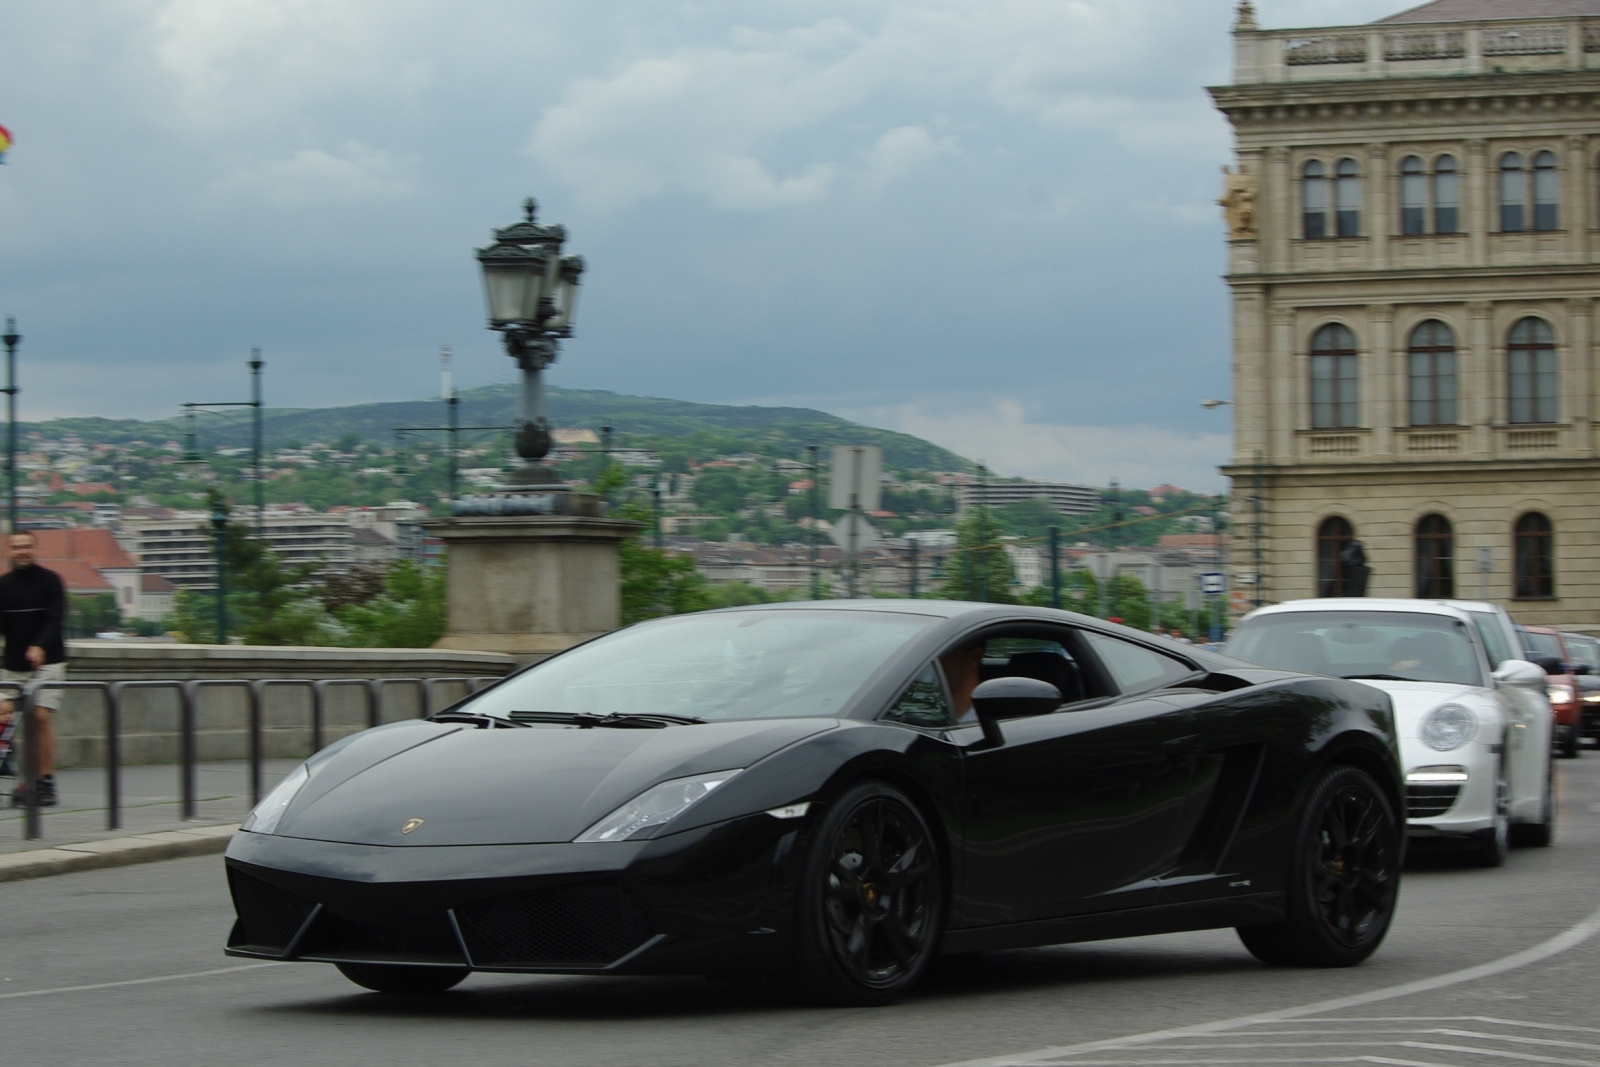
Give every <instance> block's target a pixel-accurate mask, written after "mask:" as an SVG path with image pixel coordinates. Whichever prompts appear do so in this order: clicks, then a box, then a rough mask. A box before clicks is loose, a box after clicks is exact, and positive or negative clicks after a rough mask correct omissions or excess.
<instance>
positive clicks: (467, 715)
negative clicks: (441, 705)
mask: <svg viewBox="0 0 1600 1067" xmlns="http://www.w3.org/2000/svg"><path fill="white" fill-rule="evenodd" d="M428 721H429V722H460V723H466V724H467V725H468V726H476V727H477V728H478V729H480V730H509V729H511V728H512V727H513V726H527V725H528V724H527V723H525V722H515V721H513V720H511V719H502V718H501V717H500V716H498V715H485V714H483V713H482V712H481V711H441V712H439V713H438V714H436V715H429V716H428Z"/></svg>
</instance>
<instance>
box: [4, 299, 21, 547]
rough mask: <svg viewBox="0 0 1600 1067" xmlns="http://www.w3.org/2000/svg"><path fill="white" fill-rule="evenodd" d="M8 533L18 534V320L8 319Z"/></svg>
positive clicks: (6, 337)
mask: <svg viewBox="0 0 1600 1067" xmlns="http://www.w3.org/2000/svg"><path fill="white" fill-rule="evenodd" d="M0 340H4V341H5V345H6V532H7V533H16V532H17V345H19V344H21V343H22V335H21V334H19V333H17V320H16V319H13V318H11V317H9V316H7V318H6V333H5V337H4V338H0Z"/></svg>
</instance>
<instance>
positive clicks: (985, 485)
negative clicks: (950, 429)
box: [974, 463, 989, 603]
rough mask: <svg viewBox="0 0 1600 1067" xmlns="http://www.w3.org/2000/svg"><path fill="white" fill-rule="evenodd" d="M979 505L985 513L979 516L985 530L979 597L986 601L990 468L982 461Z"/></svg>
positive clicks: (979, 573) (978, 556) (980, 564)
mask: <svg viewBox="0 0 1600 1067" xmlns="http://www.w3.org/2000/svg"><path fill="white" fill-rule="evenodd" d="M978 507H979V508H981V509H983V513H982V514H980V515H979V516H978V526H979V528H980V529H981V530H983V531H984V543H983V544H982V545H979V546H978V555H977V559H976V560H974V562H975V563H977V565H978V599H979V600H981V601H984V602H985V603H987V602H988V600H989V544H988V525H987V524H986V523H985V522H984V519H985V517H986V516H987V513H988V507H989V469H988V468H987V467H985V466H984V465H983V464H982V463H979V464H978Z"/></svg>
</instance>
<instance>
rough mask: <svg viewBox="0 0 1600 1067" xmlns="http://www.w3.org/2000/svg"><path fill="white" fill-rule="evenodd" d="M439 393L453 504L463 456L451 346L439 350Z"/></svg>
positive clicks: (447, 479) (447, 481)
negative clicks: (448, 445)
mask: <svg viewBox="0 0 1600 1067" xmlns="http://www.w3.org/2000/svg"><path fill="white" fill-rule="evenodd" d="M439 393H440V395H442V396H443V397H444V414H445V420H444V422H445V433H446V435H447V437H448V440H449V441H450V449H449V452H450V454H449V456H448V457H446V458H447V460H448V464H447V466H446V467H445V492H446V493H447V494H448V496H449V498H450V500H451V502H452V503H454V501H455V499H456V478H457V473H456V469H457V467H458V466H460V463H459V460H460V455H461V410H460V408H461V404H460V400H459V399H458V398H457V397H456V377H455V353H454V352H451V351H450V346H449V345H445V346H444V347H442V348H440V349H439Z"/></svg>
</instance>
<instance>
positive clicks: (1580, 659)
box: [1565, 634, 1600, 674]
mask: <svg viewBox="0 0 1600 1067" xmlns="http://www.w3.org/2000/svg"><path fill="white" fill-rule="evenodd" d="M1565 641H1566V645H1567V651H1568V652H1569V653H1571V655H1572V660H1573V662H1574V663H1578V664H1580V665H1582V666H1584V667H1588V668H1589V673H1590V674H1600V644H1596V643H1595V639H1594V638H1592V637H1585V636H1583V635H1582V634H1576V635H1573V634H1568V635H1567V637H1566V638H1565Z"/></svg>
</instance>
